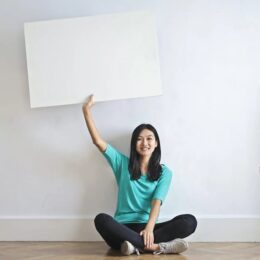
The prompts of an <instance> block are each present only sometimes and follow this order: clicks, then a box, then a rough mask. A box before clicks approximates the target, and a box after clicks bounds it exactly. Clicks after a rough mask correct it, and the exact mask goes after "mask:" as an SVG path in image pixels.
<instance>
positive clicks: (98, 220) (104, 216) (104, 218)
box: [94, 213, 111, 227]
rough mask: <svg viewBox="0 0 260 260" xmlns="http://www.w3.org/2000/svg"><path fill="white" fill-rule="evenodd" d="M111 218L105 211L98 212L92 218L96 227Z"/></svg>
mask: <svg viewBox="0 0 260 260" xmlns="http://www.w3.org/2000/svg"><path fill="white" fill-rule="evenodd" d="M110 218H111V216H109V215H108V214H106V213H99V214H98V215H97V216H96V217H95V219H94V223H95V226H96V227H100V226H103V225H104V224H105V223H107V221H108V220H109V219H110Z"/></svg>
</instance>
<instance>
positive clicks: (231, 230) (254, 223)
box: [0, 217, 260, 242]
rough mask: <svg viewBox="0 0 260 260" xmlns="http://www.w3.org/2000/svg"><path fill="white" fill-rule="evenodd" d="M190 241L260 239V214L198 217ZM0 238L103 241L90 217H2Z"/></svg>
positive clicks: (5, 239)
mask: <svg viewBox="0 0 260 260" xmlns="http://www.w3.org/2000/svg"><path fill="white" fill-rule="evenodd" d="M167 220H168V219H167ZM161 221H164V220H161ZM187 240H188V241H191V242H260V217H241V218H239V217H234V218H232V217H228V218H225V217H207V218H198V227H197V230H196V232H195V233H194V234H192V235H191V236H190V237H188V238H187ZM0 241H102V238H101V236H100V235H99V234H98V233H97V231H96V230H95V227H94V222H93V219H90V218H71V219H68V218H53V219H49V218H46V219H38V218H35V219H31V218H28V219H26V218H21V219H17V218H16V219H12V218H6V219H3V218H1V219H0Z"/></svg>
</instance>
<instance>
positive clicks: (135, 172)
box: [128, 124, 162, 181]
mask: <svg viewBox="0 0 260 260" xmlns="http://www.w3.org/2000/svg"><path fill="white" fill-rule="evenodd" d="M144 129H148V130H150V131H152V132H153V134H154V136H155V140H156V142H157V147H155V149H154V151H153V153H152V155H151V157H150V160H149V164H148V173H147V174H148V176H147V177H148V179H149V180H150V181H156V180H158V179H159V177H160V176H161V172H162V166H161V164H160V160H161V145H160V139H159V135H158V133H157V131H156V129H155V128H154V127H153V126H152V125H150V124H141V125H139V126H137V127H136V128H135V129H134V131H133V134H132V138H131V151H130V158H129V164H128V170H129V172H130V175H131V179H132V180H137V179H139V178H140V177H141V169H140V160H139V159H140V155H139V154H138V153H137V151H136V143H137V139H138V137H139V134H140V132H141V131H142V130H144Z"/></svg>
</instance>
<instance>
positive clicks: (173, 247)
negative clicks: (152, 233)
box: [153, 238, 189, 255]
mask: <svg viewBox="0 0 260 260" xmlns="http://www.w3.org/2000/svg"><path fill="white" fill-rule="evenodd" d="M159 247H160V249H159V250H157V251H154V252H153V254H154V255H159V254H179V253H182V252H184V251H186V250H187V249H188V247H189V245H188V243H187V242H186V241H185V240H183V239H180V238H176V239H174V240H172V241H169V242H163V243H159Z"/></svg>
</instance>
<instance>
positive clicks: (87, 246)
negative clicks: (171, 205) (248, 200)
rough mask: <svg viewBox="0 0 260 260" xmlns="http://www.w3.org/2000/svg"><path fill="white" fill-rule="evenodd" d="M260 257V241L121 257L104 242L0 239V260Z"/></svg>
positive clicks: (220, 259)
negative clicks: (5, 240)
mask: <svg viewBox="0 0 260 260" xmlns="http://www.w3.org/2000/svg"><path fill="white" fill-rule="evenodd" d="M160 257H162V259H163V260H167V259H172V260H186V259H187V260H204V259H205V260H227V259H228V260H260V243H190V248H189V250H188V251H186V252H185V253H183V254H181V255H152V254H149V253H147V254H141V255H140V256H137V255H131V256H121V255H120V253H119V252H117V251H115V250H111V249H109V248H108V246H107V245H106V244H105V243H104V242H0V260H24V259H27V260H43V259H46V260H47V259H48V260H83V259H95V260H101V259H102V260H105V259H107V260H115V259H116V260H120V259H125V260H126V259H127V260H132V259H136V260H141V259H144V260H145V259H159V258H160Z"/></svg>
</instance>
